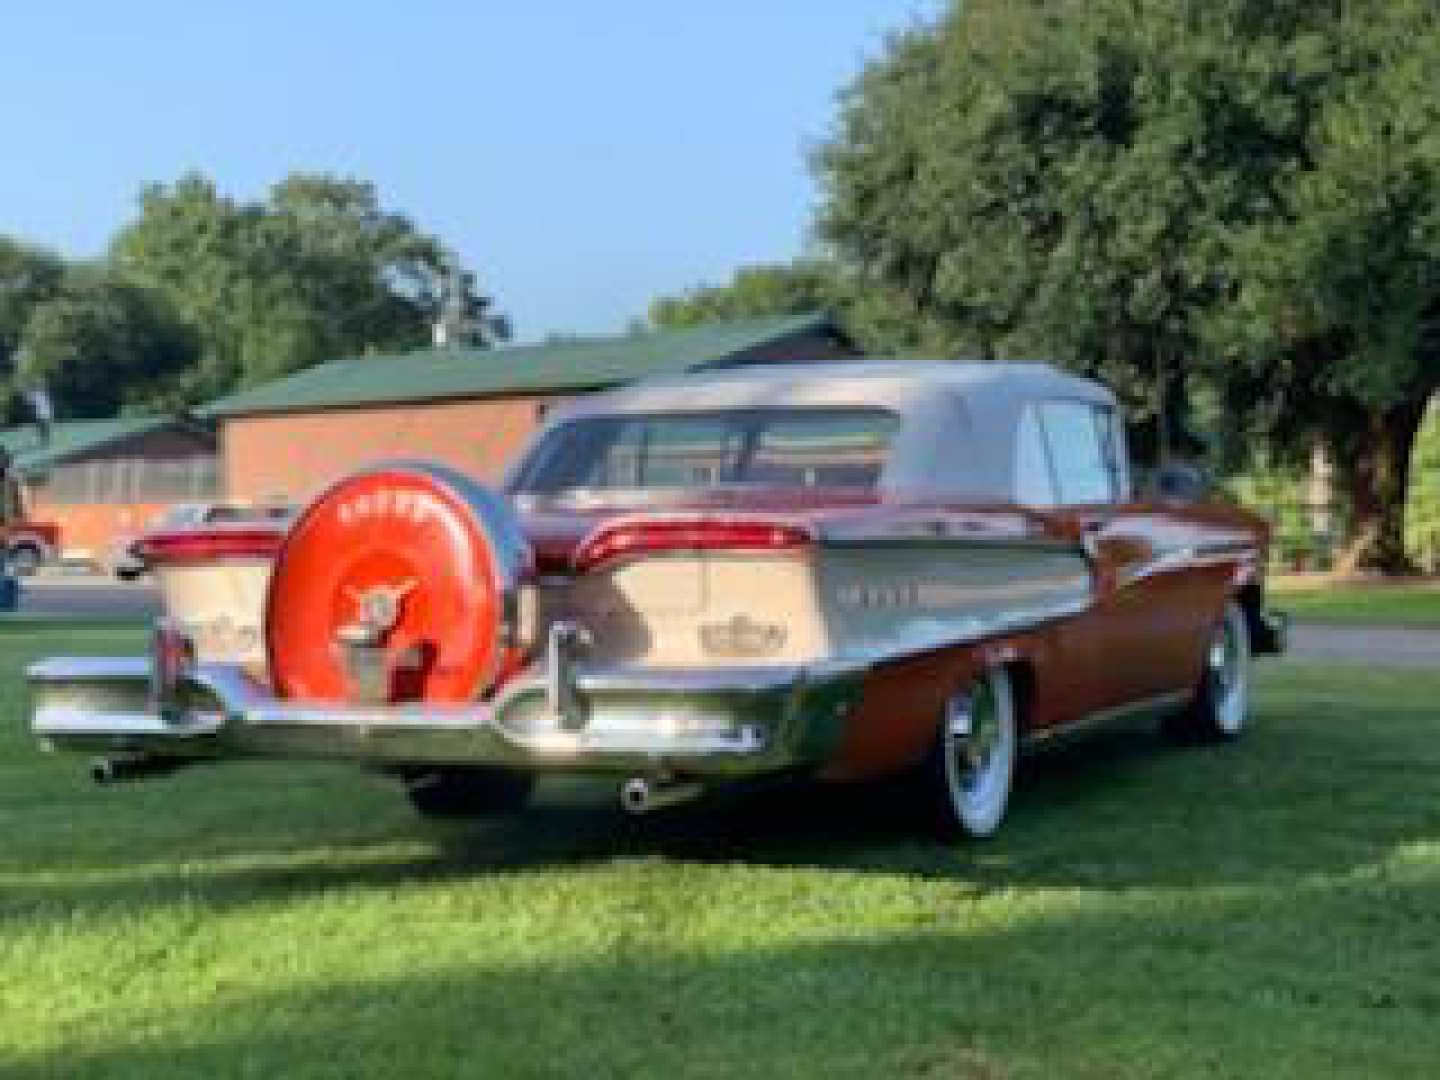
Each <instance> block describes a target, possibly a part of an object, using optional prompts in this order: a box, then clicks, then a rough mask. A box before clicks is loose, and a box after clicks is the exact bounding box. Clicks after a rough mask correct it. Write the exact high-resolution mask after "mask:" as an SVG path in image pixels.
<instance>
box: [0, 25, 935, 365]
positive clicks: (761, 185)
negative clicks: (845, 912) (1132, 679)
mask: <svg viewBox="0 0 1440 1080" xmlns="http://www.w3.org/2000/svg"><path fill="white" fill-rule="evenodd" d="M5 7H6V10H5V12H4V14H3V15H0V102H4V103H5V106H4V116H5V128H6V131H5V139H4V145H5V147H6V153H5V159H4V161H3V163H0V231H3V232H8V233H13V234H17V235H19V236H22V237H24V238H26V239H28V240H30V241H32V242H36V243H40V244H44V245H47V246H50V247H53V248H57V249H59V250H60V251H62V252H64V253H66V254H70V255H92V254H96V253H98V252H100V251H101V250H103V248H104V246H105V244H106V242H107V240H108V239H109V237H110V236H111V235H112V233H113V232H114V231H115V229H116V228H117V227H118V226H119V225H120V224H121V223H122V222H123V221H124V220H126V219H127V218H128V217H129V216H130V215H131V214H133V212H134V207H135V197H136V195H137V193H138V191H139V189H140V187H141V186H142V185H143V184H145V183H147V182H150V181H156V180H160V181H167V180H172V179H174V178H175V177H177V176H178V175H180V174H181V173H182V172H184V171H185V170H187V169H191V168H198V169H201V170H204V171H205V172H207V173H209V174H210V175H212V176H214V177H215V178H216V180H217V181H218V183H219V184H220V186H221V188H222V189H223V190H225V191H227V192H229V193H231V194H235V195H240V196H252V195H256V194H259V193H260V192H262V191H263V190H264V188H265V187H266V186H267V185H268V184H270V183H272V182H274V181H275V180H277V179H279V178H280V177H281V176H283V175H284V174H285V173H286V172H288V171H290V170H292V169H308V170H328V171H334V172H339V173H346V174H353V175H356V176H360V177H363V178H365V179H369V180H372V181H374V182H375V183H376V185H377V186H378V187H379V189H380V192H381V195H382V198H383V199H384V200H385V202H386V204H387V205H389V206H391V207H393V208H396V209H400V210H403V211H405V212H407V213H409V214H410V215H411V216H413V217H414V218H416V219H417V220H418V221H419V223H420V224H421V225H422V226H423V227H424V228H426V229H429V230H431V231H434V232H436V233H438V234H440V235H441V236H442V237H444V238H445V239H446V240H447V241H448V242H450V243H451V244H453V245H454V246H455V247H456V249H457V250H458V251H459V252H460V254H461V256H462V258H463V259H464V260H465V262H466V263H467V264H468V265H469V266H471V267H472V268H474V269H475V270H477V271H478V272H479V274H480V276H481V279H482V282H483V283H484V285H485V287H486V288H487V289H488V290H489V291H491V292H492V293H493V294H494V295H495V296H496V298H497V299H498V301H499V304H500V307H501V308H502V310H505V311H506V312H508V313H509V314H510V315H511V316H512V318H513V320H514V322H515V327H516V331H517V336H518V337H519V338H521V339H531V338H536V337H541V336H543V335H545V334H546V333H549V332H552V331H575V332H596V333H599V332H606V331H611V330H618V329H621V328H623V327H624V325H625V323H626V322H627V321H628V320H629V319H630V318H632V317H634V316H637V315H642V314H643V313H644V311H645V307H646V304H647V303H648V301H649V300H650V298H651V297H653V296H654V295H655V294H657V293H661V292H674V291H677V290H680V289H683V288H686V287H688V286H691V285H694V284H698V283H702V282H715V281H720V280H723V279H724V277H725V276H726V275H727V274H728V272H729V271H730V270H731V269H732V268H733V267H735V266H736V265H739V264H742V263H746V262H755V261H761V260H774V259H785V258H789V257H790V256H793V255H795V254H798V253H799V252H800V251H801V250H802V249H803V247H804V246H805V243H806V240H807V228H808V223H809V220H810V212H811V208H812V206H813V204H814V201H815V189H814V185H813V183H812V181H811V179H810V176H809V174H808V172H807V169H806V165H805V153H806V150H807V147H809V146H811V145H813V143H814V142H816V141H817V140H818V139H820V138H821V137H822V136H823V135H824V134H825V133H826V131H827V128H828V126H829V125H830V123H831V121H832V119H833V116H834V111H835V95H836V93H837V91H838V90H839V89H840V88H841V87H842V86H843V85H844V84H845V83H847V82H848V81H849V80H850V79H851V78H852V77H853V75H854V74H855V73H856V72H857V71H858V70H859V68H860V66H861V65H862V63H863V62H864V60H865V59H866V58H867V57H870V56H873V55H875V54H876V53H877V52H878V51H879V50H880V49H881V48H882V46H883V43H884V39H885V34H886V33H887V32H888V31H890V30H892V29H896V28H899V27H902V26H905V25H907V24H908V23H910V22H912V21H914V20H915V19H917V18H921V17H924V16H926V15H927V14H929V13H932V12H933V11H935V10H936V9H937V7H938V0H770V2H765V0H711V2H708V3H698V2H695V0H690V2H685V0H610V2H607V3H599V2H595V3H590V2H582V0H549V2H546V0H529V2H523V0H522V2H519V3H500V2H495V0H488V2H487V0H474V2H470V3H465V2H462V0H453V2H439V0H408V2H403V3H384V2H380V0H368V2H367V0H352V2H350V3H335V2H330V0H324V2H319V0H311V2H304V0H295V2H291V3H285V2H277V0H252V2H249V3H241V2H205V3H200V2H196V0H149V2H147V0H132V2H128V3H116V2H113V0H103V2H102V0H88V2H85V0H81V2H70V3H66V2H63V0H61V2H55V3H33V4H32V3H25V4H20V3H13V4H6V5H5Z"/></svg>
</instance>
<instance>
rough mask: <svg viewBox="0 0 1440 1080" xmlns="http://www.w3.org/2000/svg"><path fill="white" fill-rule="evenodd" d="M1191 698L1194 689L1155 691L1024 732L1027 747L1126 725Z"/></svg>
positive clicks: (1035, 747)
mask: <svg viewBox="0 0 1440 1080" xmlns="http://www.w3.org/2000/svg"><path fill="white" fill-rule="evenodd" d="M1191 697H1192V692H1191V691H1189V690H1175V691H1170V692H1168V693H1164V694H1156V695H1155V696H1154V697H1148V698H1142V699H1141V700H1139V701H1131V702H1127V703H1126V704H1124V705H1117V706H1115V707H1113V708H1109V709H1101V710H1100V711H1099V712H1093V713H1090V714H1088V715H1086V716H1083V717H1081V718H1080V719H1079V720H1076V721H1074V722H1073V723H1069V724H1061V725H1059V726H1057V727H1047V728H1041V729H1039V730H1038V731H1031V732H1028V733H1027V734H1026V735H1025V739H1024V745H1025V747H1026V748H1027V749H1039V748H1040V747H1044V746H1049V745H1051V744H1053V743H1057V742H1061V741H1064V740H1066V739H1069V738H1071V737H1073V736H1078V735H1083V734H1085V733H1087V732H1091V731H1094V730H1096V729H1097V728H1103V727H1108V726H1109V725H1111V724H1123V723H1125V722H1126V721H1128V720H1134V719H1136V718H1137V717H1142V716H1149V715H1152V714H1163V713H1167V712H1173V711H1174V710H1176V709H1179V708H1181V707H1183V706H1184V705H1185V704H1187V703H1188V702H1189V701H1190V698H1191Z"/></svg>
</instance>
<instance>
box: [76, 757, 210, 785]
mask: <svg viewBox="0 0 1440 1080" xmlns="http://www.w3.org/2000/svg"><path fill="white" fill-rule="evenodd" d="M191 764H193V762H192V761H191V760H189V759H188V758H174V757H156V756H154V755H152V754H117V755H114V756H112V757H103V758H96V759H95V760H94V761H92V762H91V763H90V779H91V780H94V781H95V783H97V784H99V785H100V786H102V787H108V786H109V785H111V784H125V783H130V782H132V781H135V780H148V779H150V778H151V777H153V776H168V775H169V774H170V773H172V772H174V771H175V770H177V769H183V768H184V767H185V766H186V765H191Z"/></svg>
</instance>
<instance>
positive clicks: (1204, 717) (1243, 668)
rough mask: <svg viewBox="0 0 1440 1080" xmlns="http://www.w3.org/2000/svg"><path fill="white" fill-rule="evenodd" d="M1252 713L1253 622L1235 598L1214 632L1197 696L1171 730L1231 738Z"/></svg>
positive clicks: (1194, 737) (1196, 737) (1193, 736)
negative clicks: (1251, 650)
mask: <svg viewBox="0 0 1440 1080" xmlns="http://www.w3.org/2000/svg"><path fill="white" fill-rule="evenodd" d="M1249 713H1250V626H1249V622H1248V621H1247V620H1246V618H1245V612H1244V611H1243V610H1242V609H1241V607H1240V605H1239V604H1236V603H1234V602H1233V601H1232V602H1231V603H1227V604H1226V605H1225V612H1224V614H1223V615H1222V616H1221V618H1220V622H1219V624H1218V625H1217V626H1216V627H1215V630H1214V632H1213V633H1212V634H1211V637H1210V643H1209V645H1208V646H1207V647H1206V650H1205V670H1204V673H1203V674H1202V675H1201V676H1200V685H1199V687H1198V688H1197V689H1196V691H1195V697H1194V698H1193V699H1192V700H1191V702H1190V704H1189V706H1187V707H1186V709H1185V711H1184V712H1183V713H1180V714H1179V715H1178V716H1176V717H1175V719H1174V720H1173V721H1171V723H1170V724H1169V731H1170V733H1171V734H1172V735H1177V736H1179V737H1181V738H1182V739H1186V740H1189V741H1198V742H1231V741H1233V740H1235V739H1238V738H1239V737H1240V736H1241V735H1242V734H1244V732H1245V723H1246V720H1247V719H1248V718H1249Z"/></svg>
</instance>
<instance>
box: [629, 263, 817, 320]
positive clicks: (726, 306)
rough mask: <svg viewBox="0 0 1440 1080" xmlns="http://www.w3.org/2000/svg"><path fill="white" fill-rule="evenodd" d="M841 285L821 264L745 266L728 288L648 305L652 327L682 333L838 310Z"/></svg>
mask: <svg viewBox="0 0 1440 1080" xmlns="http://www.w3.org/2000/svg"><path fill="white" fill-rule="evenodd" d="M839 300H840V283H839V282H838V281H837V279H836V274H835V270H834V268H833V267H831V266H829V265H827V264H825V263H822V262H820V261H818V260H813V259H806V260H799V261H796V262H793V263H773V264H771V263H766V264H758V265H755V266H742V267H741V268H740V269H738V270H736V271H735V273H734V275H733V276H732V277H731V279H730V281H729V282H728V283H727V284H724V285H701V286H699V287H697V288H694V289H690V290H689V291H687V292H684V293H681V294H680V295H679V296H662V297H660V298H658V299H656V300H655V301H654V302H653V303H652V304H651V305H650V322H651V323H652V324H653V325H654V326H656V327H659V328H661V329H664V330H678V329H683V328H684V327H688V326H698V325H700V324H701V323H707V322H716V321H719V320H725V319H755V318H762V317H764V316H768V315H803V314H806V313H808V312H812V311H824V310H828V309H832V308H834V307H835V306H836V305H837V303H838V301H839Z"/></svg>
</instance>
